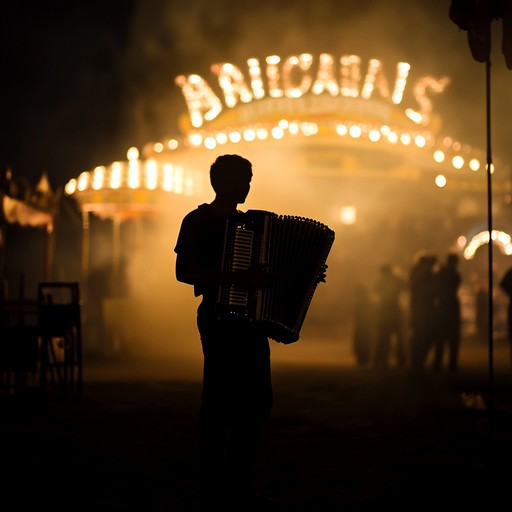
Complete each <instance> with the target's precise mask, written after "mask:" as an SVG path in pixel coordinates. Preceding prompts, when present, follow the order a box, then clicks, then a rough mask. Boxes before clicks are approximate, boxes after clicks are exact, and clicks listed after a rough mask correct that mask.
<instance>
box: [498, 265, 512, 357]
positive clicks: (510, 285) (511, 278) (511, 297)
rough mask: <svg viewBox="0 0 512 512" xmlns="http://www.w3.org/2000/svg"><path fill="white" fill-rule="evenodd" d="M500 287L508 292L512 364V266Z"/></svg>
mask: <svg viewBox="0 0 512 512" xmlns="http://www.w3.org/2000/svg"><path fill="white" fill-rule="evenodd" d="M500 288H501V289H502V290H503V291H504V292H505V293H506V294H507V297H508V306H507V338H508V342H509V345H510V362H511V364H512V268H510V269H509V270H507V271H506V272H505V274H504V276H503V277H502V279H501V281H500Z"/></svg>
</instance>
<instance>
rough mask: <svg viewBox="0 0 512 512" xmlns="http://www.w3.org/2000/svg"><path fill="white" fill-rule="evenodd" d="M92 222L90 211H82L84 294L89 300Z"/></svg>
mask: <svg viewBox="0 0 512 512" xmlns="http://www.w3.org/2000/svg"><path fill="white" fill-rule="evenodd" d="M89 245H90V224H89V212H86V211H82V286H83V292H82V296H83V297H84V299H85V301H86V302H87V295H88V294H87V281H88V279H89V255H90V248H89Z"/></svg>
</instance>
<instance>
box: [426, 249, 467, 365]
mask: <svg viewBox="0 0 512 512" xmlns="http://www.w3.org/2000/svg"><path fill="white" fill-rule="evenodd" d="M458 265H459V257H458V256H457V255H456V254H454V253H451V254H448V256H447V257H446V262H445V263H444V265H441V267H440V268H439V271H438V274H437V283H438V297H439V319H440V325H439V336H438V338H437V339H436V344H435V347H434V360H433V363H432V369H433V370H434V371H439V370H441V369H442V366H443V358H444V354H445V348H446V347H447V348H448V370H449V371H450V372H455V371H456V370H457V368H458V364H459V349H460V331H461V309H460V299H459V287H460V285H461V281H462V277H461V275H460V273H459V270H458Z"/></svg>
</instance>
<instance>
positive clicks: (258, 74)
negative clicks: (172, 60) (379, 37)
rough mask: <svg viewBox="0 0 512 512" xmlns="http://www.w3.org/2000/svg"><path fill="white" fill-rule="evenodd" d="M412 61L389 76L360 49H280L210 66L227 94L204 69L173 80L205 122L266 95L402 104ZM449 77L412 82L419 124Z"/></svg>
mask: <svg viewBox="0 0 512 512" xmlns="http://www.w3.org/2000/svg"><path fill="white" fill-rule="evenodd" d="M410 69H411V66H410V65H409V64H408V63H406V62H399V63H398V64H396V66H395V70H394V73H393V79H392V80H391V81H390V80H389V79H388V77H387V76H386V73H385V71H384V66H383V63H382V62H381V61H380V60H378V59H370V60H369V61H368V63H367V64H363V62H362V59H361V57H359V56H357V55H341V56H340V57H339V58H337V59H336V58H335V57H334V56H333V55H331V54H329V53H322V54H320V55H319V56H318V58H317V59H315V57H314V56H313V55H311V54H309V53H302V54H300V55H291V56H289V57H286V58H284V59H282V58H281V57H279V56H277V55H271V56H268V57H266V58H265V61H264V62H263V63H262V62H260V60H259V59H256V58H250V59H248V60H247V72H246V74H245V75H244V73H243V72H242V70H241V69H240V68H239V67H237V66H235V65H234V64H231V63H228V62H223V63H216V64H212V65H211V66H210V70H211V71H212V73H213V74H214V75H216V77H217V81H218V85H219V87H220V89H221V90H222V95H223V100H221V98H219V97H218V96H217V94H215V92H214V90H213V88H212V87H211V86H210V85H209V83H208V82H207V81H206V80H205V79H204V78H203V77H201V76H200V75H197V74H191V75H179V76H177V77H176V79H175V83H176V84H177V85H178V86H179V87H180V88H181V91H182V93H183V96H184V98H185V101H186V104H187V108H188V113H189V117H190V123H191V125H192V127H193V128H196V129H197V128H201V127H202V126H203V125H204V123H205V122H210V121H213V120H214V119H216V118H217V117H218V116H219V115H220V114H221V113H222V112H223V110H224V108H225V107H227V108H228V109H231V108H233V107H235V106H237V105H238V104H240V103H242V104H249V103H251V102H254V101H261V100H263V99H265V98H266V99H276V100H279V99H290V100H298V99H300V98H304V97H311V96H312V97H320V96H323V97H325V96H326V95H327V97H331V98H351V99H360V100H370V99H376V98H380V99H382V100H384V101H387V102H389V104H390V105H400V104H401V103H402V100H403V97H404V92H405V90H406V86H407V80H408V78H409V74H410ZM449 83H450V79H449V78H448V77H441V78H434V77H432V76H425V77H421V78H419V79H418V80H417V81H416V82H414V83H413V85H412V96H413V98H414V100H415V101H416V105H415V108H412V107H407V108H405V110H404V113H405V115H406V116H407V118H409V119H410V120H411V121H412V122H414V123H416V124H417V125H423V126H426V125H427V124H428V123H429V122H430V120H431V113H432V100H431V98H430V95H431V94H439V93H441V92H443V91H444V89H445V88H446V86H447V85H448V84H449Z"/></svg>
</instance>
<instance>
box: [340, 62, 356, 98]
mask: <svg viewBox="0 0 512 512" xmlns="http://www.w3.org/2000/svg"><path fill="white" fill-rule="evenodd" d="M340 63H341V70H340V75H341V95H342V96H345V97H348V98H357V97H358V96H359V83H360V82H361V57H358V56H357V55H342V56H341V57H340Z"/></svg>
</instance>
